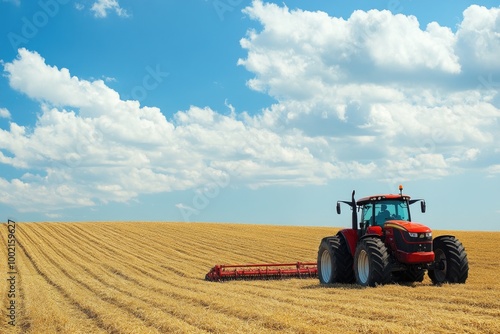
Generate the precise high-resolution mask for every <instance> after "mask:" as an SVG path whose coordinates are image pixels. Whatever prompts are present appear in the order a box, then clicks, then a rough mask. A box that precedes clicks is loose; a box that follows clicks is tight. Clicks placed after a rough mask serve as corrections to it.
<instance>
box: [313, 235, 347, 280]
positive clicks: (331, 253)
mask: <svg viewBox="0 0 500 334" xmlns="http://www.w3.org/2000/svg"><path fill="white" fill-rule="evenodd" d="M318 277H319V281H320V283H321V284H331V283H352V282H354V272H353V270H352V256H351V254H350V253H349V249H348V248H347V243H346V242H345V239H344V238H343V237H340V236H338V235H337V236H334V237H326V238H323V240H321V244H320V245H319V250H318Z"/></svg>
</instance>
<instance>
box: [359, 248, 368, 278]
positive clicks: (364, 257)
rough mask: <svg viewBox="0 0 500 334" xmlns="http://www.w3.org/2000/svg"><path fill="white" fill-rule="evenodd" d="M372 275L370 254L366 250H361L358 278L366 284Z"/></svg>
mask: <svg viewBox="0 0 500 334" xmlns="http://www.w3.org/2000/svg"><path fill="white" fill-rule="evenodd" d="M369 276H370V262H369V261H368V254H367V253H366V251H365V250H361V251H360V252H359V255H358V278H359V280H360V282H361V283H363V284H365V283H366V282H367V281H368V277H369Z"/></svg>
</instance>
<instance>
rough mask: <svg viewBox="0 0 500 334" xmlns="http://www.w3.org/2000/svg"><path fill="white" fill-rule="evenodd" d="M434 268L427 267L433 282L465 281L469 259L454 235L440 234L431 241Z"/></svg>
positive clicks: (467, 274)
mask: <svg viewBox="0 0 500 334" xmlns="http://www.w3.org/2000/svg"><path fill="white" fill-rule="evenodd" d="M432 247H433V250H434V254H435V259H434V266H435V269H429V277H430V278H431V280H432V283H434V284H441V283H465V281H466V280H467V276H469V261H468V260H467V253H466V252H465V248H464V246H463V245H462V243H461V242H460V241H459V240H458V239H457V238H455V237H454V236H449V235H446V236H441V237H437V238H436V239H434V241H433V245H432Z"/></svg>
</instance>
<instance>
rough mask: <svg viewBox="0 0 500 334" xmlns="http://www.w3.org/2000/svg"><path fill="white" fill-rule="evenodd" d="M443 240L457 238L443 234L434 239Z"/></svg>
mask: <svg viewBox="0 0 500 334" xmlns="http://www.w3.org/2000/svg"><path fill="white" fill-rule="evenodd" d="M441 238H456V237H455V236H454V235H449V234H443V235H440V236H439V237H435V238H433V240H436V239H441Z"/></svg>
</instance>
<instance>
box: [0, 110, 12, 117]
mask: <svg viewBox="0 0 500 334" xmlns="http://www.w3.org/2000/svg"><path fill="white" fill-rule="evenodd" d="M0 118H7V119H10V112H9V110H8V109H6V108H0Z"/></svg>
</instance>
